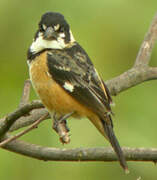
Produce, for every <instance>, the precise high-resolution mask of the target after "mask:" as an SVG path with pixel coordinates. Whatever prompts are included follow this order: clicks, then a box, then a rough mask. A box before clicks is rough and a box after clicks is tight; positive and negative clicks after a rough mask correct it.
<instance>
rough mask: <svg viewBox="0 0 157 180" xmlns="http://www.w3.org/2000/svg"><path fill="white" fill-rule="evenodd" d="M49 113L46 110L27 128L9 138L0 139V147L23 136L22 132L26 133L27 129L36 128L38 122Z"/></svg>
mask: <svg viewBox="0 0 157 180" xmlns="http://www.w3.org/2000/svg"><path fill="white" fill-rule="evenodd" d="M48 115H49V113H48V112H47V113H46V114H44V115H43V116H41V117H40V118H39V119H38V120H37V121H36V122H34V123H33V124H32V125H31V126H30V127H28V128H27V129H25V130H23V131H21V132H19V133H18V134H16V135H14V136H11V137H10V138H8V139H5V140H4V141H2V142H1V143H0V147H2V146H4V145H6V144H8V143H9V142H11V141H13V140H15V139H17V138H19V137H21V136H23V135H24V134H26V133H28V132H29V131H31V130H33V129H34V128H36V127H37V126H38V124H39V123H41V122H42V121H43V120H45V118H47V117H48Z"/></svg>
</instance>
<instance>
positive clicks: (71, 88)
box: [63, 82, 74, 92]
mask: <svg viewBox="0 0 157 180" xmlns="http://www.w3.org/2000/svg"><path fill="white" fill-rule="evenodd" d="M63 87H64V88H65V89H66V90H68V91H70V92H73V90H74V86H73V85H72V84H71V83H69V82H65V83H64V86H63Z"/></svg>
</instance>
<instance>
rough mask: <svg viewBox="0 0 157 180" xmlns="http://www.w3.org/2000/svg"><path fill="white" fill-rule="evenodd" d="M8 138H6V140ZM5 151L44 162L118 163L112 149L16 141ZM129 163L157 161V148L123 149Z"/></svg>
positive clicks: (9, 144)
mask: <svg viewBox="0 0 157 180" xmlns="http://www.w3.org/2000/svg"><path fill="white" fill-rule="evenodd" d="M6 138H8V136H5V139H6ZM3 148H4V149H6V150H9V151H12V152H16V153H18V154H22V155H25V156H28V157H31V158H35V159H39V160H44V161H79V162H80V161H103V162H104V161H118V159H117V156H116V154H115V153H114V151H113V150H112V148H110V147H106V148H75V149H59V148H52V147H43V146H39V145H35V144H30V143H26V142H23V141H21V140H15V141H13V142H10V143H8V144H6V145H5V146H3ZM122 150H123V152H124V155H125V158H126V160H127V161H152V162H154V163H156V161H157V149H156V148H122Z"/></svg>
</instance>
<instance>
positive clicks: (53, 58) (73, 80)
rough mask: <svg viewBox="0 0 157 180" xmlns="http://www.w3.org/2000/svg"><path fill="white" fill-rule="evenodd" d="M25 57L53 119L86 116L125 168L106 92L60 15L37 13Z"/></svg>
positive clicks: (104, 86) (110, 100)
mask: <svg viewBox="0 0 157 180" xmlns="http://www.w3.org/2000/svg"><path fill="white" fill-rule="evenodd" d="M27 58H28V65H29V73H30V79H31V81H32V84H33V87H34V89H35V91H36V93H37V94H38V95H39V97H40V99H41V101H42V103H43V104H44V105H45V107H46V108H47V110H48V111H49V113H50V115H51V117H52V118H53V117H54V118H55V122H57V121H58V120H61V119H62V120H65V119H67V118H68V117H70V116H72V117H75V118H80V117H87V118H88V119H89V120H90V121H91V122H92V123H93V124H94V125H95V127H96V128H97V129H98V130H99V132H100V133H101V134H102V135H103V136H104V137H105V138H106V139H107V140H108V141H109V142H110V143H111V145H112V147H113V149H114V151H115V152H116V154H117V157H118V159H119V161H120V164H121V166H122V167H123V168H124V169H125V170H126V171H127V170H128V167H127V163H126V161H125V158H124V155H123V152H122V150H121V147H120V145H119V143H118V141H117V138H116V136H115V134H114V131H113V123H112V119H111V114H112V111H111V107H110V104H111V102H112V99H111V96H110V93H109V91H108V89H107V87H106V85H105V84H104V82H103V80H102V79H101V77H100V76H99V74H98V73H97V71H96V69H95V68H94V66H93V63H92V62H91V60H90V58H89V56H88V55H87V53H86V52H85V50H84V49H83V48H82V47H81V46H80V45H79V44H78V43H77V42H76V41H75V39H74V37H73V34H72V32H71V30H70V26H69V24H68V23H67V21H66V20H65V19H64V16H63V15H61V14H60V13H55V12H47V13H45V14H44V15H43V16H42V17H41V20H40V22H39V27H38V30H37V32H36V34H35V37H34V40H33V43H32V44H31V46H30V47H29V49H28V53H27ZM54 114H55V115H54Z"/></svg>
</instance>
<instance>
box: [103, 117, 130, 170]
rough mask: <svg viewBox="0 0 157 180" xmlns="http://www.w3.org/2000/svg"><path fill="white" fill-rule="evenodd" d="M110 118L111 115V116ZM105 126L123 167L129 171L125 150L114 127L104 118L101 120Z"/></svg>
mask: <svg viewBox="0 0 157 180" xmlns="http://www.w3.org/2000/svg"><path fill="white" fill-rule="evenodd" d="M109 118H110V117H109ZM101 121H102V123H103V126H104V130H105V134H106V135H107V137H108V140H109V142H110V143H111V145H112V147H113V149H114V151H115V152H116V154H117V157H118V159H119V162H120V165H121V166H122V167H123V169H124V170H125V171H126V172H128V166H127V163H126V160H125V157H124V154H123V151H122V149H121V147H120V145H119V142H118V140H117V138H116V136H115V134H114V131H113V127H112V125H110V124H107V123H106V122H105V121H104V120H101Z"/></svg>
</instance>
